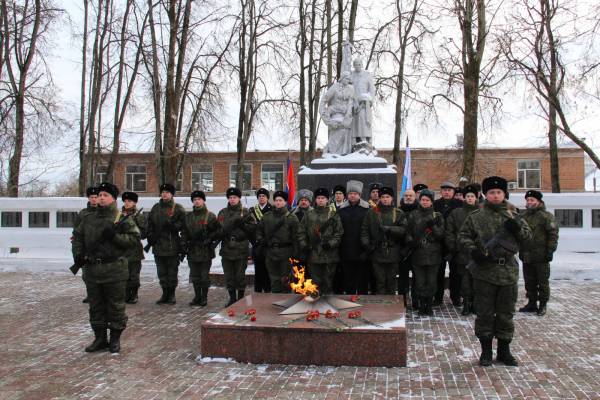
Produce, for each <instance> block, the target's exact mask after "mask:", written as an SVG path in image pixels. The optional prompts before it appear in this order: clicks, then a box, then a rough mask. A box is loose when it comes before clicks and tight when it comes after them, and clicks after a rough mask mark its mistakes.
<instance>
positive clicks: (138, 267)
mask: <svg viewBox="0 0 600 400" xmlns="http://www.w3.org/2000/svg"><path fill="white" fill-rule="evenodd" d="M127 269H128V270H129V277H128V278H127V289H133V288H139V287H140V272H141V271H142V260H138V261H128V262H127Z"/></svg>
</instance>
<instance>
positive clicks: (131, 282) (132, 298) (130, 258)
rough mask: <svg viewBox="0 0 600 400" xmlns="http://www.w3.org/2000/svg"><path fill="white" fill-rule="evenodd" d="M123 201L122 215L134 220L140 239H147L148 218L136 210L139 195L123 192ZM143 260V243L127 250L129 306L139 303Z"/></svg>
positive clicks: (126, 296)
mask: <svg viewBox="0 0 600 400" xmlns="http://www.w3.org/2000/svg"><path fill="white" fill-rule="evenodd" d="M121 199H122V200H123V208H122V209H121V214H122V215H123V217H125V216H129V218H131V219H133V221H134V222H135V224H136V225H137V227H138V229H139V230H140V239H146V217H145V216H144V214H142V213H141V211H138V210H137V208H136V206H137V201H138V195H137V193H134V192H123V194H122V195H121ZM143 259H144V248H143V246H142V242H141V241H140V242H139V243H138V244H136V245H135V246H132V247H130V248H129V249H128V250H127V268H128V269H129V279H128V280H127V289H126V291H125V303H127V304H135V303H137V302H138V290H139V288H140V271H141V270H142V260H143Z"/></svg>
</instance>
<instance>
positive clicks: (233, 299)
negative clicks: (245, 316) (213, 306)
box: [225, 290, 237, 307]
mask: <svg viewBox="0 0 600 400" xmlns="http://www.w3.org/2000/svg"><path fill="white" fill-rule="evenodd" d="M228 292H229V301H228V302H227V304H225V307H229V306H230V305H232V304H233V303H235V302H236V301H237V299H236V297H235V296H236V293H235V290H228Z"/></svg>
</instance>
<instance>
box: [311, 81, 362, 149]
mask: <svg viewBox="0 0 600 400" xmlns="http://www.w3.org/2000/svg"><path fill="white" fill-rule="evenodd" d="M353 108H354V88H353V87H352V85H351V84H350V72H347V71H345V72H343V73H342V75H341V77H340V80H339V81H338V82H335V83H334V84H333V85H331V86H330V87H329V89H327V92H325V95H324V96H323V97H322V98H321V101H320V104H319V113H320V114H321V118H322V119H323V122H324V123H325V125H327V126H328V127H329V141H328V142H327V146H325V148H324V149H323V153H324V154H327V153H331V154H339V155H345V154H349V153H350V152H351V151H352V140H351V135H352V112H353Z"/></svg>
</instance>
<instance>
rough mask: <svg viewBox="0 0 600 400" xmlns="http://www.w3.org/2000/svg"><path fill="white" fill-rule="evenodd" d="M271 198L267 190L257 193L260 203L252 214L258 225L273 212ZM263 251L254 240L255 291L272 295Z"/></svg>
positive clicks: (263, 189) (252, 209)
mask: <svg viewBox="0 0 600 400" xmlns="http://www.w3.org/2000/svg"><path fill="white" fill-rule="evenodd" d="M269 197H270V194H269V191H268V190H267V189H265V188H260V189H258V190H257V191H256V199H257V200H258V203H257V204H255V205H254V207H252V208H251V209H250V212H251V213H252V215H253V216H254V219H255V220H256V223H257V224H258V223H259V222H260V220H261V219H263V217H264V215H265V214H266V213H268V212H270V211H272V210H273V206H272V205H271V204H269ZM262 250H264V249H260V248H259V246H257V245H256V240H255V239H254V238H253V241H252V261H253V262H254V291H255V292H256V293H263V292H264V293H270V292H271V280H270V279H269V273H268V272H267V266H266V261H265V255H264V252H263V251H262Z"/></svg>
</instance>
